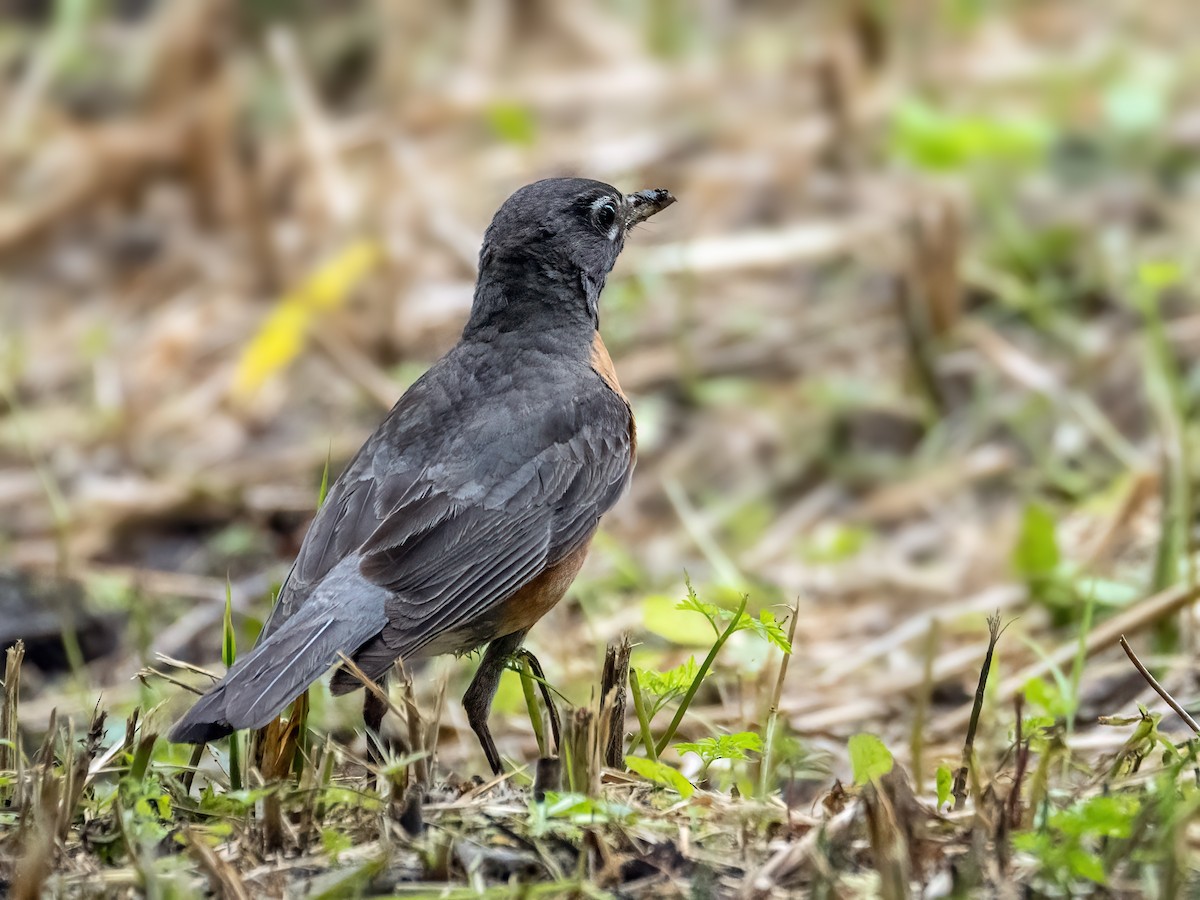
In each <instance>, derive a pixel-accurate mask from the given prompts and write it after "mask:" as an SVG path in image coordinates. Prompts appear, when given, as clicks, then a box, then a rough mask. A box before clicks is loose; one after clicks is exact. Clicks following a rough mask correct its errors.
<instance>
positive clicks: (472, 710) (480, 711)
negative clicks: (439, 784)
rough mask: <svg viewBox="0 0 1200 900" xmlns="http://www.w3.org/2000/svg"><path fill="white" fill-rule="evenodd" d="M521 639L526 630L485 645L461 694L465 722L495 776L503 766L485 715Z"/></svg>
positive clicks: (490, 707)
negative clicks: (472, 732) (475, 668)
mask: <svg viewBox="0 0 1200 900" xmlns="http://www.w3.org/2000/svg"><path fill="white" fill-rule="evenodd" d="M526 631H528V629H526ZM523 640H525V631H514V632H513V633H512V634H506V635H504V637H501V638H496V640H494V641H492V642H491V643H490V644H488V648H487V650H486V651H485V652H484V654H483V659H482V660H480V662H479V668H478V669H477V670H476V671H475V677H474V678H472V679H471V684H470V686H469V687H468V688H467V692H466V693H465V694H463V709H464V710H465V711H466V713H467V722H468V723H470V725H471V730H472V731H474V732H475V736H476V737H478V738H479V745H480V746H481V747H483V754H484V756H486V757H487V761H488V765H490V766H491V767H492V774H494V775H499V774H501V773H502V772H503V771H504V767H503V766H502V765H501V764H500V754H499V753H498V752H497V751H496V742H495V741H493V740H492V732H491V731H490V730H489V729H488V715H489V714H490V713H491V711H492V700H494V699H495V697H496V688H498V687H499V686H500V676H501V675H503V674H504V667H505V666H506V665H507V664H508V661H509V659H511V658H512V655H513V653H515V652H516V650H517V648H518V647H520V646H521V641H523Z"/></svg>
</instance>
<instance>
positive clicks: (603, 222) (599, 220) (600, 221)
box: [596, 200, 617, 237]
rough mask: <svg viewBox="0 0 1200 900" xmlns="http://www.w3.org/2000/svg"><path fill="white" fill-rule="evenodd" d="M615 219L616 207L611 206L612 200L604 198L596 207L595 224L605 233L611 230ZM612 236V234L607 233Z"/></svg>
mask: <svg viewBox="0 0 1200 900" xmlns="http://www.w3.org/2000/svg"><path fill="white" fill-rule="evenodd" d="M616 221H617V208H616V207H615V206H613V204H612V201H610V200H606V201H604V202H603V203H602V204H600V205H599V206H598V207H596V225H597V227H599V229H600V230H601V231H603V232H605V233H606V234H607V233H608V232H610V231H611V230H612V227H613V224H614V223H615V222H616ZM609 236H610V237H612V235H611V234H610V235H609Z"/></svg>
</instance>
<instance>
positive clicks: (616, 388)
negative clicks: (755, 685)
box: [592, 331, 637, 456]
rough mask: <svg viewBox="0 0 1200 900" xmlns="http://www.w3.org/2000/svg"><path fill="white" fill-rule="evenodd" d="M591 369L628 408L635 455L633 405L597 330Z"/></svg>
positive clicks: (631, 446)
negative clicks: (618, 378) (623, 388)
mask: <svg viewBox="0 0 1200 900" xmlns="http://www.w3.org/2000/svg"><path fill="white" fill-rule="evenodd" d="M592 370H593V371H594V372H595V373H596V374H597V375H599V376H600V377H601V379H603V381H604V383H605V384H607V385H608V386H609V387H610V388H612V391H613V393H614V394H616V395H617V396H618V397H620V398H621V399H622V400H624V401H625V406H626V407H627V408H628V409H629V444H630V456H637V423H636V422H634V420H633V407H631V406H630V405H629V398H628V397H626V396H625V392H624V391H623V390H621V382H619V381H617V370H616V367H615V366H613V361H612V357H611V356H609V355H608V348H607V347H605V346H604V340H603V338H601V337H600V332H599V331H597V332H596V336H595V337H593V338H592Z"/></svg>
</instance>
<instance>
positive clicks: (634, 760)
mask: <svg viewBox="0 0 1200 900" xmlns="http://www.w3.org/2000/svg"><path fill="white" fill-rule="evenodd" d="M625 765H627V766H628V767H629V768H630V769H631V770H632V771H634V772H636V773H637V774H638V775H641V776H642V777H643V778H645V779H648V780H650V781H653V782H654V783H655V784H659V785H662V786H663V787H666V788H670V789H671V790H673V791H675V792H676V793H677V794H679V796H680V797H682V798H683V799H684V800H686V799H687V798H688V797H690V796H692V794H693V793H695V790H696V787H695V785H693V784H692V783H691V782H690V781H688V780H687V779H686V778H684V777H683V773H681V772H680V771H679V770H678V769H674V768H672V767H671V766H668V765H667V764H666V763H665V762H661V761H659V762H654V761H653V760H649V759H644V758H642V757H640V756H627V757H625Z"/></svg>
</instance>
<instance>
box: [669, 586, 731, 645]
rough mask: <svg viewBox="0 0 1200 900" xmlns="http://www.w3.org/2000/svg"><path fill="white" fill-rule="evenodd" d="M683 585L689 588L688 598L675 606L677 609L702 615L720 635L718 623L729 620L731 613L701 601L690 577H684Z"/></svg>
mask: <svg viewBox="0 0 1200 900" xmlns="http://www.w3.org/2000/svg"><path fill="white" fill-rule="evenodd" d="M683 583H684V585H685V586H686V587H687V596H686V597H685V598H684V599H682V600H680V601H679V602H678V603H677V604H675V608H676V609H677V610H681V611H687V610H690V611H691V612H698V613H700V615H702V616H704V618H706V619H708V624H709V625H711V626H712V629H713V631H714V632H716V633H717V634H720V633H721V627H720V625H718V624H717V623H718V621H719V620H720V619H722V618H728V616H729V613H728V612H727V611H726V610H723V609H721V607H719V606H716V605H715V604H712V603H705V602H704V601H703V600H701V599H700V597H699V596H698V595H697V594H696V589H695V588H694V587H692V579H691V577H690V576H689V575H686V574H685V575H684V576H683ZM722 614H724V615H722Z"/></svg>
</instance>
